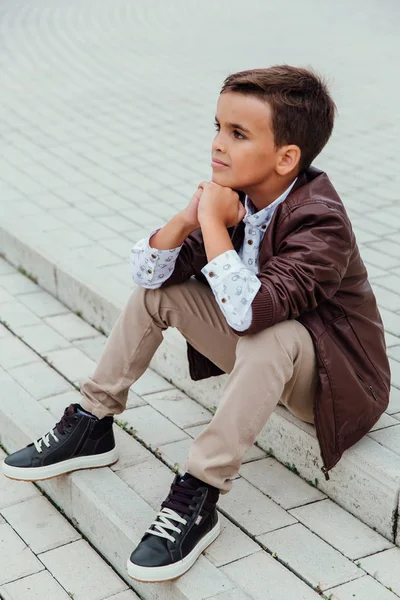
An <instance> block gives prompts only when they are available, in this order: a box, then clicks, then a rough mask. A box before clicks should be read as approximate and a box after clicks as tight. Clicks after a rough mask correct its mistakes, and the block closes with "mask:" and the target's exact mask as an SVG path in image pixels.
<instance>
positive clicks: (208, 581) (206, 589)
mask: <svg viewBox="0 0 400 600" xmlns="http://www.w3.org/2000/svg"><path fill="white" fill-rule="evenodd" d="M175 585H176V587H177V589H178V590H179V591H180V592H181V593H182V594H185V596H184V597H185V598H190V600H203V599H204V598H209V597H210V596H216V595H217V594H220V593H222V592H227V591H229V590H233V589H234V588H236V585H235V584H234V583H233V582H232V580H231V579H230V578H229V577H228V576H227V575H226V574H225V573H223V572H222V571H221V569H217V568H216V567H215V566H214V565H213V564H212V563H210V561H208V560H207V559H206V558H205V556H203V555H200V556H199V558H198V559H197V560H196V562H195V564H194V565H193V567H191V568H190V570H189V571H188V572H187V573H185V574H184V575H181V577H179V578H178V579H176V584H175Z"/></svg>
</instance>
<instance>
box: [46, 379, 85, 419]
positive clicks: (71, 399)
mask: <svg viewBox="0 0 400 600" xmlns="http://www.w3.org/2000/svg"><path fill="white" fill-rule="evenodd" d="M81 398H82V395H81V393H80V392H78V391H77V390H75V389H74V388H73V387H72V386H70V391H69V392H64V393H62V394H56V395H54V396H48V397H47V398H43V400H40V401H39V404H41V405H42V406H43V407H44V408H45V409H46V410H48V411H49V412H50V414H51V415H53V417H54V418H55V419H57V421H59V420H60V419H61V417H62V415H63V414H64V410H65V409H66V408H67V406H69V405H70V404H75V403H78V404H79V403H80V401H81Z"/></svg>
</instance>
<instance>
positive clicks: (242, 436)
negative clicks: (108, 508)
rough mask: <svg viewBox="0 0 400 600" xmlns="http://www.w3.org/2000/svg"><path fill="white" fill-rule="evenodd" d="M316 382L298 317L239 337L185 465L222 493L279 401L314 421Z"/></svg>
mask: <svg viewBox="0 0 400 600" xmlns="http://www.w3.org/2000/svg"><path fill="white" fill-rule="evenodd" d="M316 383H317V369H316V359H315V350H314V345H313V342H312V339H311V337H310V335H309V333H308V331H307V330H306V329H305V327H304V326H303V325H301V324H300V323H299V322H298V321H295V320H291V321H284V322H282V323H279V324H277V325H275V326H273V327H270V328H268V329H265V330H263V331H261V332H259V333H257V334H254V335H248V336H243V337H240V338H239V341H238V343H237V348H236V362H235V365H234V368H233V370H232V372H231V373H230V376H229V378H228V381H227V384H226V386H225V389H224V391H223V395H222V398H221V400H220V402H219V405H218V407H217V410H216V412H215V415H214V417H213V419H212V420H211V422H210V423H209V424H208V426H207V427H206V428H205V429H204V430H203V431H202V432H201V433H200V434H199V435H198V436H197V438H196V439H195V440H194V441H193V443H192V445H191V448H190V451H189V455H188V458H187V460H186V463H185V470H186V471H188V472H189V473H191V474H192V475H194V476H195V477H198V478H199V479H201V480H202V481H206V482H207V483H210V484H211V485H213V486H215V487H217V488H219V490H220V492H221V494H226V493H227V492H229V491H230V490H231V488H232V481H231V480H232V478H233V477H235V476H236V475H237V473H238V471H239V468H240V466H241V464H242V461H243V456H244V454H245V452H246V450H247V449H248V448H250V447H251V446H252V445H253V444H254V442H255V440H256V437H257V435H258V434H259V433H260V431H261V429H262V428H263V426H264V425H265V423H266V422H267V420H268V418H269V417H270V415H271V413H272V412H273V410H274V409H275V407H276V405H277V404H278V401H279V400H280V401H281V403H282V404H283V405H285V406H286V407H287V408H288V409H289V410H290V411H291V412H292V413H293V414H295V415H296V416H297V417H299V418H300V419H302V420H304V421H307V422H309V423H313V421H314V417H313V397H314V391H315V386H316Z"/></svg>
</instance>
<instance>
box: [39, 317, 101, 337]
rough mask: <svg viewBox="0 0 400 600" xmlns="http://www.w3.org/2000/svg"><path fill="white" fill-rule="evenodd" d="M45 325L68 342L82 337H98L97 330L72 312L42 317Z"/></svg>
mask: <svg viewBox="0 0 400 600" xmlns="http://www.w3.org/2000/svg"><path fill="white" fill-rule="evenodd" d="M44 322H45V323H46V325H49V326H50V327H52V328H53V329H55V330H56V331H57V332H58V333H59V334H60V335H62V336H63V337H65V339H67V340H69V341H70V342H72V341H74V340H78V339H82V338H92V337H98V336H99V335H100V334H99V332H98V331H97V330H96V329H94V327H91V326H90V325H88V323H86V322H85V321H84V320H83V319H81V318H80V317H78V316H77V315H75V314H73V313H68V314H66V315H57V316H54V317H47V318H45V319H44Z"/></svg>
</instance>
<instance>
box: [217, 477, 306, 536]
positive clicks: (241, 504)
mask: <svg viewBox="0 0 400 600" xmlns="http://www.w3.org/2000/svg"><path fill="white" fill-rule="evenodd" d="M218 505H219V506H220V508H221V509H222V510H224V511H225V512H226V513H227V514H229V516H230V517H231V518H232V519H233V520H234V521H235V522H236V523H238V524H239V525H240V526H241V527H242V528H243V529H244V530H245V531H247V532H249V533H250V534H252V535H260V534H262V533H266V532H267V531H272V530H274V529H278V528H279V527H286V526H287V525H292V524H293V523H296V522H297V521H296V519H294V518H293V517H292V516H291V515H289V514H288V513H287V512H286V511H285V510H283V509H282V508H281V507H280V506H278V505H277V504H275V502H273V501H272V500H270V499H269V498H267V497H266V496H265V495H264V494H262V493H261V492H260V491H259V490H258V489H257V488H255V487H254V486H252V485H251V484H250V483H249V482H248V481H245V480H244V479H242V478H240V479H236V480H235V481H234V482H233V487H232V489H231V491H230V492H228V493H227V494H223V495H221V496H220V498H219V502H218Z"/></svg>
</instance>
